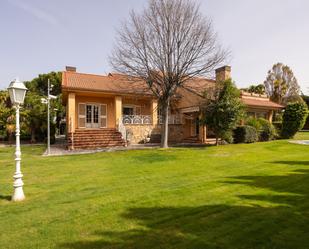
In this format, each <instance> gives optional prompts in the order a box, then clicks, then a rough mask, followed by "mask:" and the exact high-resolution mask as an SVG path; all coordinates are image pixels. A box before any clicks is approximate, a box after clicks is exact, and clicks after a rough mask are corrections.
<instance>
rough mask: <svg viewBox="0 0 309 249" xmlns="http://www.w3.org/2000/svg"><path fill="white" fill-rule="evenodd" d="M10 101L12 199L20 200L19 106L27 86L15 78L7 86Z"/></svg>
mask: <svg viewBox="0 0 309 249" xmlns="http://www.w3.org/2000/svg"><path fill="white" fill-rule="evenodd" d="M8 91H9V94H10V99H11V102H12V104H13V106H14V108H15V109H16V150H15V163H16V171H15V174H14V185H13V186H14V195H13V197H12V201H22V200H24V199H25V195H24V191H23V185H24V183H23V180H22V177H23V174H22V173H21V170H20V161H21V151H20V128H19V108H20V106H21V105H22V104H23V103H24V99H25V96H26V91H27V88H26V87H25V85H24V83H23V82H21V81H19V79H18V78H16V79H15V80H14V81H12V82H11V84H10V85H9V87H8Z"/></svg>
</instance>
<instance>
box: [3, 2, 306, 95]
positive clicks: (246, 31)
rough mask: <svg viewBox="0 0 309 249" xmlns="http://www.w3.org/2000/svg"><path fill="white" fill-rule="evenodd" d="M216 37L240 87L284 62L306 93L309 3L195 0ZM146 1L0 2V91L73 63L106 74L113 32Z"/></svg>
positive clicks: (85, 69)
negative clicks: (226, 51) (227, 54)
mask: <svg viewBox="0 0 309 249" xmlns="http://www.w3.org/2000/svg"><path fill="white" fill-rule="evenodd" d="M199 2H200V3H201V11H202V12H203V14H205V15H206V16H209V17H211V18H212V20H213V23H214V28H215V30H216V31H217V32H218V36H219V39H220V42H221V43H222V44H223V46H225V47H227V48H229V49H230V50H231V52H232V57H231V59H230V61H229V64H230V65H231V66H232V76H233V79H234V80H235V81H236V83H237V85H238V86H239V87H244V86H248V85H250V84H252V83H262V82H263V81H264V79H265V78H266V74H267V71H268V70H269V69H270V68H271V66H272V65H273V64H274V63H276V62H283V63H285V64H287V65H289V66H290V67H291V68H292V70H293V71H294V74H295V76H296V77H297V79H298V81H299V83H300V85H301V87H302V90H303V91H304V92H305V93H307V94H309V65H308V60H309V28H308V27H309V15H308V9H309V1H307V0H233V1H232V0H200V1H199ZM146 3H147V1H146V0H113V1H110V0H87V1H86V0H27V1H26V0H1V1H0V89H3V88H6V87H7V86H8V84H9V82H10V81H11V80H12V79H14V78H15V77H16V76H19V77H20V78H21V79H22V80H31V79H32V78H34V77H35V76H36V75H37V74H39V73H47V72H49V71H52V70H53V71H58V70H63V69H64V67H65V66H66V65H72V66H76V67H77V70H78V71H79V72H85V73H97V74H105V73H108V72H110V71H111V67H110V65H109V63H108V59H107V57H108V55H109V53H110V51H111V49H112V47H113V43H114V38H115V29H116V28H117V27H119V25H120V23H121V21H124V20H125V19H126V18H127V16H128V13H129V11H130V10H131V9H132V8H134V9H136V10H139V9H141V8H143V6H144V5H145V4H146Z"/></svg>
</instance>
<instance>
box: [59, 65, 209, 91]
mask: <svg viewBox="0 0 309 249" xmlns="http://www.w3.org/2000/svg"><path fill="white" fill-rule="evenodd" d="M214 84H215V81H213V80H207V79H202V78H195V79H192V80H190V81H188V82H186V83H185V85H184V86H183V88H184V89H186V90H187V91H191V92H192V93H195V94H197V95H203V92H204V91H205V89H206V88H207V87H209V86H213V85H214ZM62 88H63V89H64V90H84V91H93V92H96V91H99V92H108V93H122V94H126V93H128V94H149V95H152V92H151V91H150V90H149V88H148V87H147V85H146V82H145V81H143V80H139V79H136V78H131V77H128V76H126V75H122V74H115V73H113V74H109V75H107V76H104V75H94V74H84V73H77V72H69V71H64V72H63V73H62Z"/></svg>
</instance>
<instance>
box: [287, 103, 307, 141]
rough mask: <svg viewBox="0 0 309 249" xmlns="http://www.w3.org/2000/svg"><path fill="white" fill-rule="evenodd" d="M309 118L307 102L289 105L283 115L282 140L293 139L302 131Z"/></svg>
mask: <svg viewBox="0 0 309 249" xmlns="http://www.w3.org/2000/svg"><path fill="white" fill-rule="evenodd" d="M307 116H308V107H307V104H306V103H305V102H302V103H301V102H294V103H289V104H288V105H287V107H286V108H285V111H284V113H283V121H282V130H281V136H282V138H293V137H294V135H295V134H296V133H297V132H298V131H299V130H301V129H302V128H303V127H304V125H305V122H306V119H307Z"/></svg>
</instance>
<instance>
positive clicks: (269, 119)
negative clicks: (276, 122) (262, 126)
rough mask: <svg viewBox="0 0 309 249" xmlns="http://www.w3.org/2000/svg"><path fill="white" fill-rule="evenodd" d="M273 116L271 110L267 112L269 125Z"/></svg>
mask: <svg viewBox="0 0 309 249" xmlns="http://www.w3.org/2000/svg"><path fill="white" fill-rule="evenodd" d="M273 116H274V111H273V110H271V111H269V112H268V121H269V122H270V123H272V122H273Z"/></svg>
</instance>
